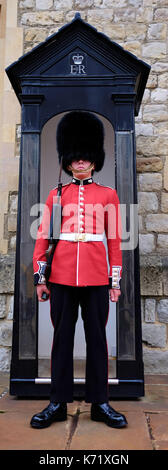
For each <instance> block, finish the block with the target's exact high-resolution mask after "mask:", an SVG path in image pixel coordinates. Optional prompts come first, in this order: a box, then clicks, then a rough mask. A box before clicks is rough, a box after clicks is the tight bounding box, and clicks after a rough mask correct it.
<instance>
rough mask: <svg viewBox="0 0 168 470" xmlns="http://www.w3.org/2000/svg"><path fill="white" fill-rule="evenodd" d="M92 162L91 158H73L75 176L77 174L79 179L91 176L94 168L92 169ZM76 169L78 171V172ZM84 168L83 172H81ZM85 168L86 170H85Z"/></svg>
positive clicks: (72, 164)
mask: <svg viewBox="0 0 168 470" xmlns="http://www.w3.org/2000/svg"><path fill="white" fill-rule="evenodd" d="M90 165H91V162H90V161H89V160H82V158H81V159H80V160H73V161H72V163H71V167H72V168H73V169H74V172H73V170H72V172H73V176H77V178H79V179H84V178H90V177H91V172H92V170H91V169H90ZM76 170H77V171H78V173H76ZM80 170H82V173H80ZM84 170H85V171H84Z"/></svg>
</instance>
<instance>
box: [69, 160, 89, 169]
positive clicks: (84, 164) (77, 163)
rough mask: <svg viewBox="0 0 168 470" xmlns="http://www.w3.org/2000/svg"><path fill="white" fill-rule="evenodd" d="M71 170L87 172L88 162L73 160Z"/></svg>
mask: <svg viewBox="0 0 168 470" xmlns="http://www.w3.org/2000/svg"><path fill="white" fill-rule="evenodd" d="M71 166H72V168H74V170H87V169H88V168H89V166H90V162H89V160H82V159H80V160H73V161H72V163H71Z"/></svg>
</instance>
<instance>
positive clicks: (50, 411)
mask: <svg viewBox="0 0 168 470" xmlns="http://www.w3.org/2000/svg"><path fill="white" fill-rule="evenodd" d="M66 419H67V404H66V403H51V402H50V403H49V405H48V406H47V408H44V410H43V411H41V412H40V413H37V414H36V415H34V416H33V417H32V419H31V421H30V424H31V426H32V427H33V428H38V429H42V428H47V427H48V426H50V424H52V423H53V422H54V421H65V420H66Z"/></svg>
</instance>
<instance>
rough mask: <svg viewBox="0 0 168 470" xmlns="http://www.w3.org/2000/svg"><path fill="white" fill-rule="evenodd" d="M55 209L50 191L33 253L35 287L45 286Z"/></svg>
mask: <svg viewBox="0 0 168 470" xmlns="http://www.w3.org/2000/svg"><path fill="white" fill-rule="evenodd" d="M52 207H53V191H50V193H49V196H48V198H47V200H46V202H45V206H44V211H43V217H42V222H41V224H40V226H39V228H38V232H37V239H36V243H35V247H34V253H33V270H34V285H35V286H36V285H37V284H45V283H46V281H45V269H46V266H47V258H46V251H47V249H48V247H49V230H50V219H51V213H52Z"/></svg>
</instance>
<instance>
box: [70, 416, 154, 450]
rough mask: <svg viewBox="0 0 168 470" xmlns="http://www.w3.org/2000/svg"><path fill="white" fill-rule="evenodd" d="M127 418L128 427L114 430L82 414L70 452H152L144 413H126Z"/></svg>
mask: <svg viewBox="0 0 168 470" xmlns="http://www.w3.org/2000/svg"><path fill="white" fill-rule="evenodd" d="M119 411H120V410H119ZM125 416H126V418H127V420H128V423H129V424H128V427H126V428H123V429H114V428H110V427H109V426H107V425H106V424H105V423H101V422H96V421H92V420H91V419H90V414H88V412H83V413H81V414H80V416H79V421H78V425H77V428H76V430H75V433H74V435H73V438H72V442H71V446H70V450H74V449H77V450H78V449H80V450H82V449H87V450H96V449H101V450H104V449H106V450H108V449H110V450H114V449H118V450H124V449H127V450H129V449H135V450H142V449H143V450H152V444H151V440H150V437H149V433H148V427H147V422H146V417H145V415H144V413H143V412H142V411H138V412H131V411H130V412H126V413H125Z"/></svg>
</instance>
